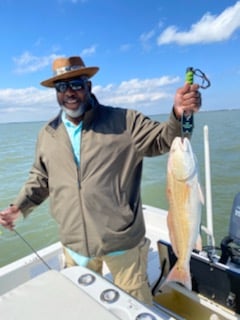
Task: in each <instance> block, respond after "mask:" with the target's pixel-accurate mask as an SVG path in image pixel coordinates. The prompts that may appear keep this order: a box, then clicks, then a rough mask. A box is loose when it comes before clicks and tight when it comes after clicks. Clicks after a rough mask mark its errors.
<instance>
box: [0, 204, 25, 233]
mask: <svg viewBox="0 0 240 320" xmlns="http://www.w3.org/2000/svg"><path fill="white" fill-rule="evenodd" d="M20 213H21V212H20V210H19V208H18V207H17V206H15V205H12V206H10V207H8V208H6V209H4V210H2V211H0V224H1V225H2V226H3V227H4V228H6V229H9V230H13V228H14V227H15V225H14V221H15V220H16V219H17V218H18V217H19V216H20Z"/></svg>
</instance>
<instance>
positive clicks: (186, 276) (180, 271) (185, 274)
mask: <svg viewBox="0 0 240 320" xmlns="http://www.w3.org/2000/svg"><path fill="white" fill-rule="evenodd" d="M169 282H177V283H180V284H182V285H183V286H184V287H185V288H187V289H188V290H190V291H191V290H192V280H191V274H190V270H189V268H183V267H180V265H179V263H178V262H176V264H175V265H174V266H173V268H172V269H171V270H170V272H169V274H168V275H167V278H166V279H165V281H164V282H163V284H162V285H161V288H162V287H164V286H165V285H166V284H167V283H169ZM161 288H160V289H161Z"/></svg>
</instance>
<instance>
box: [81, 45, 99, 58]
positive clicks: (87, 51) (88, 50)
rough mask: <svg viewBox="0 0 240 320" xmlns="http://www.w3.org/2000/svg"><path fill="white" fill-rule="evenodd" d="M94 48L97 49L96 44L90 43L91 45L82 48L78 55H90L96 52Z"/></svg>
mask: <svg viewBox="0 0 240 320" xmlns="http://www.w3.org/2000/svg"><path fill="white" fill-rule="evenodd" d="M96 49H97V46H96V45H92V46H91V47H89V48H85V49H83V50H82V52H81V54H80V55H81V56H82V57H89V56H92V55H93V54H94V53H95V52H96Z"/></svg>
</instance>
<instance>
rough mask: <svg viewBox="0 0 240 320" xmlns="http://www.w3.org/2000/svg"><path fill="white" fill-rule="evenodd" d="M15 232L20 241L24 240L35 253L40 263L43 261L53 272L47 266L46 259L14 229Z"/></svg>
mask: <svg viewBox="0 0 240 320" xmlns="http://www.w3.org/2000/svg"><path fill="white" fill-rule="evenodd" d="M13 231H14V232H15V233H16V235H17V236H19V238H20V239H22V241H23V242H24V243H25V244H26V245H27V246H28V247H29V248H30V249H31V250H32V252H33V253H35V255H36V256H37V257H38V259H39V260H40V261H42V263H43V264H44V265H45V266H46V267H47V268H48V269H49V270H52V268H51V267H50V266H49V265H48V264H47V262H46V261H44V259H43V258H42V257H41V256H40V255H39V254H38V253H37V251H36V250H35V249H34V248H33V247H32V246H31V244H30V243H29V242H28V241H27V240H26V239H24V238H23V236H22V235H21V234H20V233H19V232H18V231H17V230H15V229H13Z"/></svg>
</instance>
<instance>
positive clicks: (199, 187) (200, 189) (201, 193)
mask: <svg viewBox="0 0 240 320" xmlns="http://www.w3.org/2000/svg"><path fill="white" fill-rule="evenodd" d="M198 193H199V198H200V201H201V203H202V205H203V204H204V203H205V199H204V195H203V192H202V188H201V185H200V183H198Z"/></svg>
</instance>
